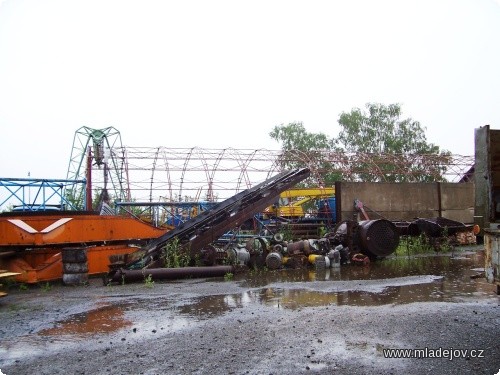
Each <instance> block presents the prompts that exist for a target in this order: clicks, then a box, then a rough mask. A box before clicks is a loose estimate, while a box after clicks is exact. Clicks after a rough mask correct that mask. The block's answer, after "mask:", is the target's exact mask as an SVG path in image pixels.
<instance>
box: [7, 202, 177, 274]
mask: <svg viewBox="0 0 500 375" xmlns="http://www.w3.org/2000/svg"><path fill="white" fill-rule="evenodd" d="M170 229H172V227H166V228H156V227H154V226H151V225H149V224H147V223H144V222H142V221H140V220H137V219H134V218H131V217H122V216H112V215H109V216H102V215H99V214H97V213H93V212H78V211H59V212H8V213H3V214H0V268H2V269H7V270H9V271H10V272H17V273H19V275H17V276H16V280H17V281H19V282H26V283H37V282H40V281H48V280H56V279H60V278H61V277H62V272H63V271H62V260H61V250H62V249H63V248H64V247H86V248H87V258H88V270H89V274H90V275H92V274H101V273H106V272H108V271H109V267H108V266H109V256H111V255H116V254H126V253H131V252H133V251H135V250H137V246H140V245H144V244H145V243H146V242H147V241H149V240H151V239H154V238H158V237H160V236H161V235H163V234H165V233H166V232H167V231H168V230H170Z"/></svg>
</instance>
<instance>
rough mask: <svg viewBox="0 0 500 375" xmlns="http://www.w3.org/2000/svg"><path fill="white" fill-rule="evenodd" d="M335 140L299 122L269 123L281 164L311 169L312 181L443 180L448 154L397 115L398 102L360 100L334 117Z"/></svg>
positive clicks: (407, 120) (419, 128) (288, 166)
mask: <svg viewBox="0 0 500 375" xmlns="http://www.w3.org/2000/svg"><path fill="white" fill-rule="evenodd" d="M338 123H339V125H340V128H341V130H340V132H339V134H338V136H337V137H336V138H335V137H333V138H329V137H328V136H327V135H326V134H324V133H310V132H308V131H307V130H306V129H305V127H304V125H303V124H302V123H301V122H294V123H290V124H288V125H283V124H282V125H279V126H275V127H274V129H273V130H272V131H271V132H270V133H269V135H270V136H271V138H272V139H274V140H276V141H278V142H280V143H281V149H282V155H281V164H282V167H283V168H302V167H308V168H310V169H311V171H312V174H313V176H315V177H316V183H318V181H319V183H324V184H325V185H332V184H333V183H334V182H335V181H339V180H346V181H349V180H350V181H387V182H406V181H418V182H432V181H442V180H444V177H443V176H444V173H445V171H446V165H447V164H449V162H450V158H451V154H450V152H448V151H441V150H440V149H439V147H438V146H436V145H434V144H432V143H428V142H427V138H426V135H425V128H424V127H422V126H421V125H420V123H419V122H418V121H414V120H412V119H411V118H406V119H401V106H400V105H399V104H389V105H384V104H378V103H368V104H366V111H362V110H361V109H359V108H354V109H352V110H351V111H350V112H343V113H341V114H340V116H339V121H338Z"/></svg>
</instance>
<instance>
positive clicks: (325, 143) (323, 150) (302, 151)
mask: <svg viewBox="0 0 500 375" xmlns="http://www.w3.org/2000/svg"><path fill="white" fill-rule="evenodd" d="M269 135H270V136H271V138H273V139H274V140H276V141H278V142H281V144H282V147H281V149H282V151H283V154H282V157H281V164H282V167H283V168H290V169H294V168H309V169H311V172H312V174H313V176H314V177H315V178H316V180H317V181H319V182H320V183H322V184H326V185H331V184H333V183H334V181H337V180H339V177H340V175H339V173H336V172H334V168H333V166H332V163H331V162H330V161H329V160H328V157H327V154H328V152H329V151H331V150H332V149H333V147H334V145H333V140H332V139H330V138H329V137H328V136H327V135H326V134H324V133H309V132H308V131H306V129H305V127H304V125H303V124H302V122H292V123H290V124H288V125H283V124H282V125H280V126H275V127H274V129H273V130H272V131H271V132H270V133H269ZM306 184H307V183H306Z"/></svg>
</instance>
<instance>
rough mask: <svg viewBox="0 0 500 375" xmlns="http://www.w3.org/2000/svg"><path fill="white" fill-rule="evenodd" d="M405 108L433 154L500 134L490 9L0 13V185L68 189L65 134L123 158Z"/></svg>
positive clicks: (309, 4)
mask: <svg viewBox="0 0 500 375" xmlns="http://www.w3.org/2000/svg"><path fill="white" fill-rule="evenodd" d="M367 102H378V103H383V104H390V103H400V104H401V105H402V109H403V116H404V117H411V118H413V119H414V120H417V121H420V123H421V125H422V126H424V127H426V128H427V132H426V134H427V139H428V141H429V142H432V143H435V144H437V145H439V146H440V147H441V148H443V149H447V150H449V151H451V152H452V153H454V154H460V155H472V154H473V153H474V129H475V128H477V127H479V126H482V125H485V124H490V125H491V126H492V128H500V2H499V1H496V0H449V1H446V0H429V1H426V0H416V1H404V0H395V1H389V0H378V1H374V0H366V1H364V0H345V1H334V0H330V1H314V0H309V1H293V0H285V1H272V0H266V1H259V0H253V1H236V0H228V1H220V0H210V1H207V0H201V1H198V0H183V1H167V0H161V1H148V0H144V1H126V0H117V1H106V0H97V1H93V0H81V1H80V0H74V1H72V0H3V1H2V0H0V128H1V134H0V158H1V168H0V177H27V175H28V172H30V174H31V177H40V178H66V172H67V169H68V164H69V158H70V153H71V147H72V145H73V137H74V134H75V131H76V130H77V129H79V128H80V127H82V126H88V127H91V128H96V129H101V128H105V127H108V126H114V127H115V128H116V129H118V130H119V131H120V133H121V137H122V142H123V144H124V145H128V146H135V147H137V146H165V147H194V146H199V147H207V148H223V147H234V148H252V149H255V148H270V149H278V148H279V144H278V143H276V142H275V141H273V140H272V139H271V138H270V137H269V132H270V131H271V130H272V129H273V127H274V126H276V125H279V124H287V123H289V122H292V121H302V122H303V123H304V126H305V127H306V129H307V130H308V131H311V132H324V133H326V134H328V135H329V136H335V135H336V133H337V132H338V130H339V127H338V124H337V120H338V117H339V114H340V113H341V112H349V111H350V110H351V109H352V108H355V107H360V108H363V107H364V105H365V103H367Z"/></svg>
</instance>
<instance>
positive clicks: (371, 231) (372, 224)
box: [359, 219, 399, 257]
mask: <svg viewBox="0 0 500 375" xmlns="http://www.w3.org/2000/svg"><path fill="white" fill-rule="evenodd" d="M359 226H360V228H359V236H360V245H361V249H362V250H363V252H365V253H366V254H367V255H372V256H379V257H385V256H388V255H391V254H392V253H393V252H394V251H395V250H396V248H397V247H398V245H399V231H398V229H397V227H396V226H395V225H394V224H393V223H392V222H390V221H389V220H385V219H378V220H365V221H360V222H359Z"/></svg>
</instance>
